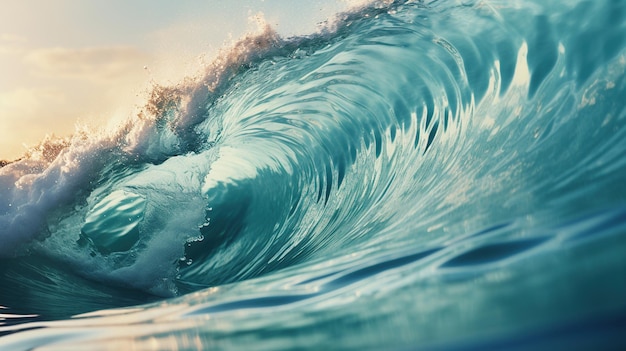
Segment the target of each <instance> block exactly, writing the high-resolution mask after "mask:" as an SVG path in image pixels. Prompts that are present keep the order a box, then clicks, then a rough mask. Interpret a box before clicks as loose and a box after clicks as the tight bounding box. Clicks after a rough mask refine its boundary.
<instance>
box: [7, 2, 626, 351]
mask: <svg viewBox="0 0 626 351" xmlns="http://www.w3.org/2000/svg"><path fill="white" fill-rule="evenodd" d="M625 70H626V1H622V0H553V1H544V0H527V1H522V0H519V1H505V0H484V1H480V0H467V1H454V0H450V1H445V0H440V1H436V0H435V1H393V2H378V3H374V4H371V5H368V6H365V7H362V8H359V9H356V10H354V11H352V12H348V13H343V14H339V15H338V18H337V19H336V20H334V21H330V22H329V23H328V24H327V26H326V27H325V29H323V30H321V31H320V32H318V33H313V34H311V35H307V36H301V37H293V38H283V37H280V36H279V35H278V34H276V32H274V31H273V30H272V29H270V28H267V29H266V30H265V31H264V32H262V33H260V34H256V35H250V36H248V37H244V38H242V39H241V41H240V42H238V43H237V44H236V45H234V46H233V47H232V48H230V49H228V50H224V51H223V53H222V54H221V55H220V56H219V57H218V59H217V60H216V61H215V62H213V63H212V64H210V65H208V66H207V67H206V71H205V73H204V74H203V75H202V76H201V77H198V78H190V79H183V78H184V77H181V83H179V84H173V85H172V86H155V87H154V88H153V90H152V92H151V94H150V96H149V97H148V98H147V101H146V102H145V107H144V108H143V110H142V111H141V113H139V114H138V115H137V116H134V117H132V118H130V119H129V120H128V121H127V122H124V123H122V124H121V125H120V126H119V128H117V129H113V130H108V131H106V132H105V131H103V132H99V133H87V132H84V133H80V132H79V133H77V134H76V135H74V136H72V137H71V138H67V139H48V140H45V141H44V142H43V143H42V144H41V145H40V146H38V147H36V148H33V149H32V150H30V151H29V152H28V153H27V154H26V155H25V156H24V157H23V158H21V159H20V160H17V161H15V162H10V163H8V164H6V165H3V166H2V167H1V168H0V257H1V258H0V350H196V349H206V350H213V349H216V350H220V349H241V350H282V349H284V350H292V349H293V350H301V349H319V350H369V349H372V350H413V349H420V350H422V349H426V350H484V349H515V350H527V349H533V350H537V349H538V350H554V349H568V350H572V349H573V350H576V349H579V350H587V349H623V348H625V347H626V333H624V332H625V331H626V103H625V101H626V100H625V98H626V75H625Z"/></svg>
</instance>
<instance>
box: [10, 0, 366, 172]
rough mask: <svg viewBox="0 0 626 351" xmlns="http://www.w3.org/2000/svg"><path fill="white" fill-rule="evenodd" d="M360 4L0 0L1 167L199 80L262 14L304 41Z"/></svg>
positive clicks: (336, 0) (337, 0)
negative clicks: (159, 92) (189, 79)
mask: <svg viewBox="0 0 626 351" xmlns="http://www.w3.org/2000/svg"><path fill="white" fill-rule="evenodd" d="M362 2H363V1H354V0H352V1H350V0H319V1H309V0H295V1H294V0H234V1H217V0H205V1H191V0H187V1H168V0H108V1H105V0H94V1H84V0H51V1H40V0H20V1H12V0H0V160H2V159H7V160H10V159H15V158H18V157H19V156H20V155H22V154H23V153H24V152H25V151H26V148H27V147H28V146H34V145H36V144H37V143H39V142H40V141H41V140H42V139H43V138H44V137H45V136H46V135H56V136H59V137H63V136H68V135H71V134H72V133H73V132H74V131H75V130H76V128H77V126H87V127H89V128H94V129H96V128H99V127H102V126H104V125H106V124H107V123H111V122H110V121H112V120H115V119H118V120H119V119H120V118H127V117H129V116H130V115H132V114H133V113H134V111H135V109H136V108H137V107H138V106H140V105H142V98H143V96H144V94H145V92H146V91H147V89H148V87H149V86H150V84H151V82H156V83H159V84H168V83H171V84H175V83H176V82H179V81H181V80H182V79H183V78H184V77H185V76H190V75H194V74H196V73H197V72H198V71H200V69H201V67H203V65H205V64H206V63H208V62H210V61H211V60H212V59H213V58H214V57H215V56H216V55H217V52H218V50H219V49H220V48H221V47H223V46H224V45H228V44H229V43H232V41H234V40H236V39H237V38H239V37H241V36H242V35H244V34H245V33H246V32H250V31H254V30H255V29H256V28H255V27H256V26H258V24H255V23H254V20H251V18H258V17H263V18H264V19H265V21H267V23H269V24H270V25H272V26H273V27H274V28H275V29H276V30H277V31H278V32H279V33H280V34H282V35H284V36H291V35H296V34H308V33H312V32H314V31H316V30H317V29H318V28H319V23H320V22H322V21H324V20H325V19H327V18H332V16H333V15H334V14H335V13H337V12H339V11H343V10H346V9H348V8H349V7H350V6H353V5H355V4H356V3H362Z"/></svg>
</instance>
